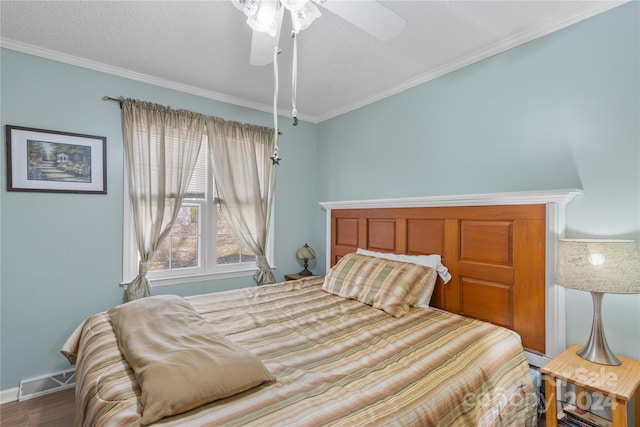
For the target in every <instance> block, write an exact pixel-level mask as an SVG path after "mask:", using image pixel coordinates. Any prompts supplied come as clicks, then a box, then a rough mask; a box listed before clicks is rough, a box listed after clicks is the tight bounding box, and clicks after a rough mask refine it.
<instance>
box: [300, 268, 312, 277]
mask: <svg viewBox="0 0 640 427" xmlns="http://www.w3.org/2000/svg"><path fill="white" fill-rule="evenodd" d="M298 274H299V275H301V276H313V273H312V272H310V271H309V269H308V268H307V267H305V268H304V270H302V271H301V272H300V273H298Z"/></svg>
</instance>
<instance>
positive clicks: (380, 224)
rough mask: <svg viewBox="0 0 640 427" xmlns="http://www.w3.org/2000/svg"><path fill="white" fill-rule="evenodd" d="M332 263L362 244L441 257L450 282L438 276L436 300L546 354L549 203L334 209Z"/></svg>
mask: <svg viewBox="0 0 640 427" xmlns="http://www.w3.org/2000/svg"><path fill="white" fill-rule="evenodd" d="M329 221H330V223H329V229H330V253H329V255H328V256H329V257H330V258H329V265H331V266H333V265H334V264H335V263H336V262H337V261H338V260H339V259H340V257H342V256H344V255H346V254H347V253H350V252H355V251H356V249H357V248H364V249H370V250H375V251H383V252H393V253H400V254H408V255H420V254H440V255H442V263H443V264H444V265H446V266H447V267H448V268H449V272H450V273H451V275H452V279H451V281H450V282H449V283H447V284H446V285H444V284H442V281H441V280H440V279H438V283H437V284H436V288H435V291H434V294H433V297H432V299H431V305H432V306H434V307H438V308H441V309H444V310H447V311H450V312H454V313H459V314H462V315H464V316H468V317H473V318H478V319H481V320H485V321H488V322H491V323H495V324H498V325H501V326H505V327H507V328H509V329H512V330H514V331H516V332H518V333H519V334H520V336H521V337H522V340H523V345H524V347H525V348H527V349H528V350H530V351H534V352H537V353H539V354H542V355H544V354H545V353H546V348H545V342H546V337H545V329H546V328H545V321H546V318H547V317H546V312H545V310H546V308H545V307H546V306H545V298H546V285H545V274H546V266H545V263H546V254H545V250H546V234H547V225H546V206H545V204H526V205H499V206H494V205H491V206H447V207H406V208H365V209H332V210H331V216H330V220H329Z"/></svg>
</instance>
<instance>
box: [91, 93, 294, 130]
mask: <svg viewBox="0 0 640 427" xmlns="http://www.w3.org/2000/svg"><path fill="white" fill-rule="evenodd" d="M102 100H103V101H112V102H117V103H118V104H120V108H122V101H120V100H119V99H118V98H112V97H110V96H107V95H105V96H103V97H102ZM278 135H282V131H281V130H279V131H278Z"/></svg>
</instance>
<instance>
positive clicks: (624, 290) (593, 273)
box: [557, 239, 640, 365]
mask: <svg viewBox="0 0 640 427" xmlns="http://www.w3.org/2000/svg"><path fill="white" fill-rule="evenodd" d="M557 282H558V284H559V285H561V286H564V287H565V288H571V289H578V290H582V291H589V292H591V296H592V297H593V323H592V325H591V335H590V336H589V341H588V342H587V343H586V344H585V345H584V347H582V348H581V349H580V350H578V351H577V354H578V356H580V357H582V358H583V359H586V360H590V361H592V362H595V363H600V364H603V365H620V364H621V362H620V360H619V359H618V358H617V357H616V356H615V354H613V352H612V351H611V349H610V348H609V345H608V344H607V339H606V338H605V336H604V330H603V327H602V314H601V307H602V298H603V297H604V294H605V293H613V294H637V293H640V253H639V252H638V248H637V247H636V244H635V242H634V241H633V240H592V239H561V240H560V242H559V246H558V271H557Z"/></svg>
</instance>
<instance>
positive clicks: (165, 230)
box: [121, 99, 205, 301]
mask: <svg viewBox="0 0 640 427" xmlns="http://www.w3.org/2000/svg"><path fill="white" fill-rule="evenodd" d="M121 103H122V114H123V126H124V148H125V157H126V161H127V165H128V170H129V175H128V177H129V194H130V199H131V206H132V209H133V222H134V226H135V235H136V243H137V245H138V252H139V255H140V264H139V267H138V275H137V276H136V278H135V279H134V280H133V281H132V282H131V283H130V284H129V286H128V287H127V300H129V301H131V300H134V299H138V298H143V297H146V296H149V295H150V284H149V280H148V278H147V271H148V267H147V265H148V262H149V260H151V259H152V258H153V255H154V253H155V252H156V250H157V248H158V247H159V246H160V244H161V243H162V241H163V240H164V239H165V238H166V236H167V235H168V234H169V232H170V231H171V227H172V225H173V223H174V222H175V219H176V217H177V215H178V211H179V210H180V205H181V204H182V200H183V198H184V195H185V193H186V191H187V188H188V186H189V181H190V180H191V175H192V174H193V170H194V167H195V164H196V160H197V158H198V153H199V152H200V146H201V144H202V137H203V132H204V125H205V119H204V116H203V115H201V114H197V113H193V112H189V111H185V110H172V109H171V108H168V107H164V106H161V105H157V104H152V103H149V102H142V101H136V100H132V99H121Z"/></svg>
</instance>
